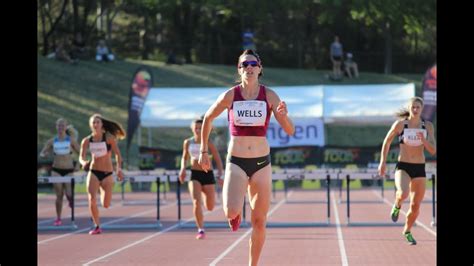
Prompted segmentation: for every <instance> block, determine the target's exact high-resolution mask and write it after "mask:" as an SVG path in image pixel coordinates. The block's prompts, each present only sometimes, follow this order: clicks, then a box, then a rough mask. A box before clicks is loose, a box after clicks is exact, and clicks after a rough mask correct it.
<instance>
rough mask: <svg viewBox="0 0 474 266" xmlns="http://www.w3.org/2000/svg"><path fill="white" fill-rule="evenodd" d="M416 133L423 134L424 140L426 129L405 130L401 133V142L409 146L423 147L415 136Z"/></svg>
mask: <svg viewBox="0 0 474 266" xmlns="http://www.w3.org/2000/svg"><path fill="white" fill-rule="evenodd" d="M417 132H423V136H425V139H426V129H420V128H405V129H404V131H403V142H404V143H405V144H407V145H409V146H420V145H423V143H422V142H421V139H420V138H419V137H418V136H417V135H416V133H417Z"/></svg>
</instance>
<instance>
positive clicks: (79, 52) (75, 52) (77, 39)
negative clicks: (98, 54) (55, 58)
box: [71, 32, 87, 59]
mask: <svg viewBox="0 0 474 266" xmlns="http://www.w3.org/2000/svg"><path fill="white" fill-rule="evenodd" d="M86 56H87V55H86V43H85V42H84V40H83V39H82V34H81V33H80V32H78V33H76V36H74V40H73V41H72V51H71V57H72V58H74V59H85V58H86Z"/></svg>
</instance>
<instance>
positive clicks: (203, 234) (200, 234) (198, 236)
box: [196, 231, 206, 240]
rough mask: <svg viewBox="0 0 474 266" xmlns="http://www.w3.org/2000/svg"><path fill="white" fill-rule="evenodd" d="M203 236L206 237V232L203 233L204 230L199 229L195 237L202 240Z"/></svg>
mask: <svg viewBox="0 0 474 266" xmlns="http://www.w3.org/2000/svg"><path fill="white" fill-rule="evenodd" d="M204 238H206V234H205V233H204V231H199V233H198V234H197V235H196V239H198V240H202V239H204Z"/></svg>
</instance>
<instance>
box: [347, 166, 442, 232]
mask: <svg viewBox="0 0 474 266" xmlns="http://www.w3.org/2000/svg"><path fill="white" fill-rule="evenodd" d="M345 174H346V184H348V185H347V187H346V190H347V200H346V203H347V205H346V206H347V207H346V211H347V212H346V215H347V217H346V218H347V225H348V226H404V223H401V222H396V223H394V222H365V221H362V222H353V221H351V220H350V203H351V200H350V186H349V181H350V174H349V173H345ZM429 174H430V175H428V173H427V176H431V178H430V179H431V182H432V184H433V185H432V191H433V193H432V194H433V195H432V221H431V226H432V227H433V226H435V225H436V213H435V209H436V207H435V201H436V200H435V173H432V172H429ZM354 175H355V176H357V179H364V178H365V179H367V178H372V179H377V178H379V179H380V178H382V180H384V177H380V176H378V174H374V173H367V172H366V173H356V174H354ZM385 177H388V178H394V173H391V174H390V175H386V176H385ZM382 187H383V184H382ZM382 192H383V190H382ZM380 197H381V200H382V202H384V198H383V193H382V194H381V196H380ZM359 202H361V201H359ZM363 202H364V203H373V202H374V201H363Z"/></svg>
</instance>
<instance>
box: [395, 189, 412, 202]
mask: <svg viewBox="0 0 474 266" xmlns="http://www.w3.org/2000/svg"><path fill="white" fill-rule="evenodd" d="M397 195H398V197H399V198H401V199H402V200H403V199H406V198H408V195H409V193H408V192H407V191H405V190H397Z"/></svg>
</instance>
